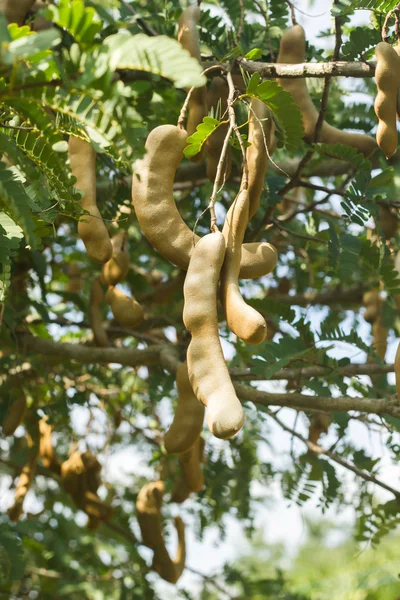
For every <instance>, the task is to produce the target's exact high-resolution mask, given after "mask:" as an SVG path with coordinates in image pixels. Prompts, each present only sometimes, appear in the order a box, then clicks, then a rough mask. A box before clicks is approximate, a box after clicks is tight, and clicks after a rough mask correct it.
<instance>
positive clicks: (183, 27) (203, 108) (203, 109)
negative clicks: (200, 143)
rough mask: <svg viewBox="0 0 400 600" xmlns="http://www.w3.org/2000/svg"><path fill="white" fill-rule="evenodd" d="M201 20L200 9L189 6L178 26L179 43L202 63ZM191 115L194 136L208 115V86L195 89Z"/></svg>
mask: <svg viewBox="0 0 400 600" xmlns="http://www.w3.org/2000/svg"><path fill="white" fill-rule="evenodd" d="M199 19H200V7H199V6H195V5H192V6H188V7H187V8H185V10H184V11H183V12H182V14H181V17H180V19H179V26H178V42H179V43H180V44H181V46H182V48H183V49H184V50H187V51H188V52H189V54H190V56H192V57H193V58H195V59H196V60H198V62H199V63H201V54H200V41H199V33H198V31H197V23H198V22H199ZM188 109H189V114H188V119H187V125H186V129H187V132H188V135H192V133H194V132H195V131H196V127H197V125H199V124H200V123H201V122H202V121H203V119H204V117H206V116H207V114H208V106H207V88H206V86H203V87H198V88H194V89H193V91H192V93H191V95H190V99H189V105H188ZM203 155H204V150H203V152H199V153H198V154H196V156H193V157H192V160H193V161H195V162H196V161H198V160H201V159H202V158H203Z"/></svg>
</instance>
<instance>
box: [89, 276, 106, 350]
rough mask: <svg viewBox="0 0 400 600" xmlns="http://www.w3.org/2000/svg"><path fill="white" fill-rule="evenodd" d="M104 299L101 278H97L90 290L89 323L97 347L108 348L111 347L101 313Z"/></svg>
mask: <svg viewBox="0 0 400 600" xmlns="http://www.w3.org/2000/svg"><path fill="white" fill-rule="evenodd" d="M103 298H104V292H103V288H102V285H101V283H100V280H99V278H98V277H97V278H96V279H95V280H94V281H93V283H92V287H91V290H90V302H89V323H90V327H91V329H92V332H93V337H94V341H95V343H96V346H102V347H106V346H108V345H109V341H108V336H107V333H106V330H105V329H104V327H103V315H102V312H101V308H100V307H101V303H102V301H103Z"/></svg>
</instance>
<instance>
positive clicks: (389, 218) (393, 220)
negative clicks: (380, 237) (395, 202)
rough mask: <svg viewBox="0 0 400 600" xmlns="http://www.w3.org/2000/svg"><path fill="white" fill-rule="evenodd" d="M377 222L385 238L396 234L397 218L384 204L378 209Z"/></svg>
mask: <svg viewBox="0 0 400 600" xmlns="http://www.w3.org/2000/svg"><path fill="white" fill-rule="evenodd" d="M379 222H380V225H381V227H382V230H383V233H384V234H385V237H386V239H387V240H390V239H391V238H392V237H394V236H395V235H396V233H397V230H398V228H399V219H398V218H397V217H396V215H394V214H393V213H392V212H391V210H390V209H389V208H387V207H386V206H381V207H380V209H379Z"/></svg>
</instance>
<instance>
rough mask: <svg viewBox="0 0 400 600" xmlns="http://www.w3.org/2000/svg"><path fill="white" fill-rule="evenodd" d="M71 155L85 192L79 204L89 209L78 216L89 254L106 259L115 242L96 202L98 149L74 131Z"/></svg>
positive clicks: (70, 141) (80, 185) (80, 232)
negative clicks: (86, 213)
mask: <svg viewBox="0 0 400 600" xmlns="http://www.w3.org/2000/svg"><path fill="white" fill-rule="evenodd" d="M68 155H69V162H70V166H71V171H72V175H73V176H74V177H76V183H75V186H76V188H77V189H79V190H81V191H82V192H84V196H83V197H82V198H81V200H80V204H81V206H82V208H84V209H85V210H87V211H88V212H89V213H90V214H89V215H82V216H81V217H80V218H79V222H78V234H79V236H80V237H81V239H82V241H83V243H84V244H85V247H86V250H87V253H88V254H89V256H90V257H91V258H93V259H94V260H96V261H97V262H100V263H106V262H107V261H108V260H110V258H111V256H112V245H111V241H110V236H109V235H108V231H107V229H106V226H105V225H104V223H103V219H102V218H101V214H100V211H99V209H98V208H97V203H96V151H95V150H94V148H92V146H91V145H90V144H89V143H88V142H86V141H85V140H81V139H79V138H77V137H75V136H73V135H71V136H70V138H69V143H68Z"/></svg>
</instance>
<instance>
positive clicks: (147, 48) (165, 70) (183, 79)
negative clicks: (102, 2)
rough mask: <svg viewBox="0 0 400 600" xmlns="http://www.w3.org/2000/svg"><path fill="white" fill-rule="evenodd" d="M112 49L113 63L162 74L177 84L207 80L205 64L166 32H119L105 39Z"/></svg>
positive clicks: (203, 82)
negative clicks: (193, 56) (151, 33)
mask: <svg viewBox="0 0 400 600" xmlns="http://www.w3.org/2000/svg"><path fill="white" fill-rule="evenodd" d="M104 44H106V45H107V47H108V49H109V51H110V67H111V68H112V69H113V70H115V69H135V70H137V71H148V72H149V73H153V74H154V75H161V76H162V77H165V78H166V79H170V80H171V81H173V83H174V85H175V86H176V87H178V88H188V87H192V86H194V87H201V86H203V85H205V84H206V81H207V79H206V77H205V76H204V75H202V74H201V72H202V68H201V66H200V65H199V63H198V61H197V60H196V59H194V58H192V57H191V56H190V55H189V53H188V52H187V51H186V50H183V48H182V46H181V45H180V44H179V42H177V41H176V40H172V39H170V38H168V37H166V36H164V35H159V36H156V37H149V36H147V35H144V34H142V33H139V34H138V35H133V36H132V35H129V34H128V33H116V34H114V35H110V36H109V37H107V38H106V39H105V40H104Z"/></svg>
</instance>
